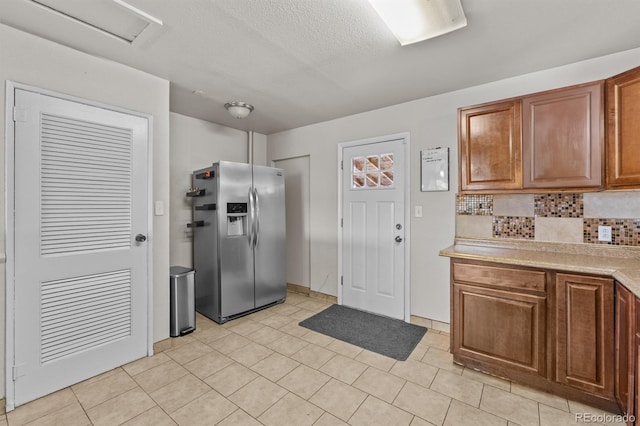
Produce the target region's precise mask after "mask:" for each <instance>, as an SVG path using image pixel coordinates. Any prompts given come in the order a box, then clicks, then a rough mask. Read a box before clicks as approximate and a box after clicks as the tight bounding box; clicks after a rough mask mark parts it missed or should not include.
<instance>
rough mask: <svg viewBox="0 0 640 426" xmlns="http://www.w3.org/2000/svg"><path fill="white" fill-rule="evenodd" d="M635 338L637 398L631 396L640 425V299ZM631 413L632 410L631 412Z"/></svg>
mask: <svg viewBox="0 0 640 426" xmlns="http://www.w3.org/2000/svg"><path fill="white" fill-rule="evenodd" d="M635 299H636V300H635V303H634V305H635V311H636V312H635V317H636V318H635V324H636V330H635V338H634V339H633V346H634V352H635V353H634V354H633V371H634V372H635V376H634V377H635V379H634V380H633V382H634V385H635V396H634V395H630V398H631V400H632V401H633V402H634V404H635V410H633V411H632V412H635V415H636V416H635V417H636V419H637V420H638V421H637V422H636V423H640V420H639V419H640V298H638V297H636V298H635ZM630 411H631V410H630Z"/></svg>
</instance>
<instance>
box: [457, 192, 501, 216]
mask: <svg viewBox="0 0 640 426" xmlns="http://www.w3.org/2000/svg"><path fill="white" fill-rule="evenodd" d="M456 214H462V215H474V216H492V215H493V195H460V194H456Z"/></svg>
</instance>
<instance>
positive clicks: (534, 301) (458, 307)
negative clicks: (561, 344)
mask: <svg viewBox="0 0 640 426" xmlns="http://www.w3.org/2000/svg"><path fill="white" fill-rule="evenodd" d="M452 315H453V318H452V320H453V322H452V324H453V326H454V330H453V339H452V341H453V343H452V348H451V352H452V353H453V354H454V355H463V356H467V357H470V358H473V359H475V360H478V361H482V362H486V363H488V364H492V365H494V366H498V367H505V368H506V369H508V370H517V371H523V372H528V373H534V374H537V375H540V376H545V375H546V369H545V358H546V357H545V354H546V349H545V348H546V341H545V336H546V330H545V327H546V325H545V324H546V321H545V315H546V298H545V297H544V296H535V295H531V294H524V293H518V292H512V291H502V290H494V289H489V288H484V287H476V286H473V285H467V284H460V283H456V282H454V283H453V312H452Z"/></svg>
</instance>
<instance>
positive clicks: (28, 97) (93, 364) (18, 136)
mask: <svg viewBox="0 0 640 426" xmlns="http://www.w3.org/2000/svg"><path fill="white" fill-rule="evenodd" d="M14 115H15V120H14V121H15V179H14V180H15V196H14V198H15V223H14V225H15V228H14V229H15V247H14V253H15V269H14V271H15V278H14V279H15V281H14V283H15V292H14V305H13V306H14V309H13V311H14V312H15V320H14V336H15V341H14V345H13V346H14V352H15V354H14V367H13V372H12V373H13V380H14V396H15V404H16V405H20V404H23V403H25V402H28V401H31V400H33V399H35V398H38V397H40V396H42V395H46V394H48V393H51V392H53V391H55V390H58V389H61V388H64V387H66V386H68V385H71V384H73V383H76V382H79V381H81V380H84V379H86V378H89V377H91V376H94V375H96V374H99V373H101V372H104V371H107V370H109V369H112V368H114V367H116V366H119V365H122V364H125V363H127V362H129V361H132V360H134V359H137V358H140V357H143V356H145V355H146V353H147V309H148V307H147V292H148V283H147V262H148V260H147V251H148V243H147V242H144V241H138V240H142V236H146V235H145V234H146V233H147V229H148V216H147V214H148V187H147V183H148V182H147V179H148V178H147V174H148V165H147V164H148V129H147V126H148V120H147V119H146V118H142V117H138V116H132V115H128V114H124V113H120V112H115V111H111V110H107V109H103V108H97V107H93V106H88V105H85V104H82V103H78V102H72V101H68V100H63V99H59V98H55V97H51V96H46V95H42V94H39V93H34V92H30V91H26V90H20V89H16V91H15V114H14ZM136 234H141V236H140V237H138V238H136ZM9 374H11V372H9Z"/></svg>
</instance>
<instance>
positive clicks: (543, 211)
mask: <svg viewBox="0 0 640 426" xmlns="http://www.w3.org/2000/svg"><path fill="white" fill-rule="evenodd" d="M583 198H584V197H583V196H582V194H535V195H534V196H533V200H534V211H535V215H536V216H539V217H583V216H584V200H583Z"/></svg>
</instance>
